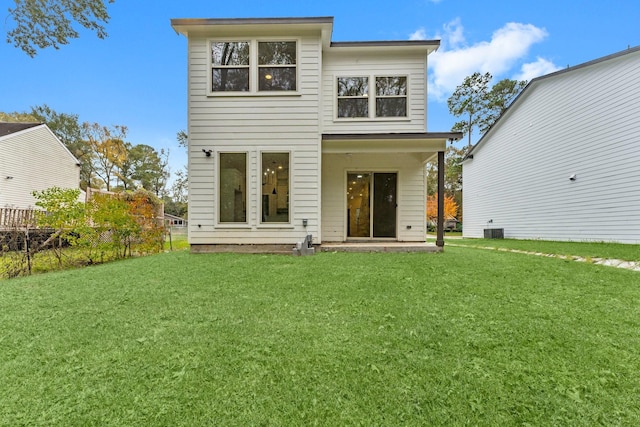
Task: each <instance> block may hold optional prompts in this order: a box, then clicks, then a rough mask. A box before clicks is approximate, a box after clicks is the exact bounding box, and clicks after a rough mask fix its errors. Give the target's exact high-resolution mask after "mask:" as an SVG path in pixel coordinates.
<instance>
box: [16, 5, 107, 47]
mask: <svg viewBox="0 0 640 427" xmlns="http://www.w3.org/2000/svg"><path fill="white" fill-rule="evenodd" d="M114 1H115V0H38V1H35V0H14V3H15V7H14V8H9V16H10V17H11V18H12V19H13V21H14V22H15V24H16V26H15V28H14V29H12V30H11V31H9V32H8V33H7V43H13V45H14V46H15V47H17V48H20V49H22V50H23V51H24V52H25V53H26V54H27V55H29V56H30V57H32V58H33V57H34V56H36V53H37V50H38V49H44V48H46V47H53V48H55V49H59V48H60V46H61V45H65V44H68V43H69V40H70V39H76V38H78V37H79V33H78V31H76V30H75V29H74V28H73V23H74V22H75V23H77V24H80V25H81V26H82V27H84V28H86V29H88V30H91V31H95V33H96V35H97V36H98V38H100V39H104V38H105V37H106V36H107V33H106V30H105V28H104V26H103V24H107V23H108V22H109V19H110V17H109V14H108V13H107V6H106V4H107V3H113V2H114Z"/></svg>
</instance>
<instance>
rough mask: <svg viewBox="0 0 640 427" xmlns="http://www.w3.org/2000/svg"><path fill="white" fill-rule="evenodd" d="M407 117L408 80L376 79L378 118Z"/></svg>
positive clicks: (399, 78)
mask: <svg viewBox="0 0 640 427" xmlns="http://www.w3.org/2000/svg"><path fill="white" fill-rule="evenodd" d="M406 116H407V78H406V77H404V76H402V77H400V76H393V77H376V117H406Z"/></svg>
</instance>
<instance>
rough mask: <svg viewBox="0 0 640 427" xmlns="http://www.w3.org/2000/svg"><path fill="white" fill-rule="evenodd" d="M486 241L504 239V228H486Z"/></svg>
mask: <svg viewBox="0 0 640 427" xmlns="http://www.w3.org/2000/svg"><path fill="white" fill-rule="evenodd" d="M484 238H485V239H504V228H485V229H484Z"/></svg>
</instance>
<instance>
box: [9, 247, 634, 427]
mask: <svg viewBox="0 0 640 427" xmlns="http://www.w3.org/2000/svg"><path fill="white" fill-rule="evenodd" d="M639 279H640V274H639V273H637V272H632V271H627V270H619V269H614V268H607V267H600V266H595V265H590V264H585V263H576V262H572V261H564V260H559V259H550V258H543V257H534V256H528V255H523V254H515V253H508V252H497V251H486V250H477V249H471V248H458V247H447V248H446V250H445V252H444V253H439V254H349V253H320V254H317V255H315V256H311V257H291V256H278V255H234V254H211V255H193V254H190V253H188V252H186V251H176V252H171V253H164V254H160V255H156V256H150V257H146V258H135V259H128V260H124V261H119V262H115V263H111V264H104V265H99V266H95V267H89V268H85V269H81V270H73V271H63V272H55V273H50V274H42V275H35V276H31V277H25V278H18V279H14V280H4V281H0V378H2V383H1V385H0V425H3V426H4V425H7V426H18V425H29V426H38V425H41V426H52V425H59V426H87V425H100V426H103V425H109V426H119V425H122V426H133V425H153V426H196V425H233V426H236V425H241V426H252V425H269V426H284V425H286V426H288V425H296V426H298V425H323V426H347V425H361V426H374V425H375V426H398V425H446V426H452V425H453V426H456V425H491V426H493V425H496V426H510V425H514V426H515V425H518V426H520V425H535V426H541V425H572V426H576V425H577V426H580V425H582V426H592V425H637V424H638V423H639V422H640V405H638V396H639V395H640V376H639V375H638V372H640V333H639V332H640V287H639V286H638V283H640V280H639Z"/></svg>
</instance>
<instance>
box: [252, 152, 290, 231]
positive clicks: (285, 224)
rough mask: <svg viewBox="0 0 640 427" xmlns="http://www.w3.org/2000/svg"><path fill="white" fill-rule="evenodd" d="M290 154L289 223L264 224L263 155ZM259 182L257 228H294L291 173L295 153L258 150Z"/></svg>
mask: <svg viewBox="0 0 640 427" xmlns="http://www.w3.org/2000/svg"><path fill="white" fill-rule="evenodd" d="M268 153H272V154H284V153H286V154H288V155H289V178H288V179H289V221H287V222H262V155H263V154H268ZM258 164H259V165H258V180H257V182H256V184H257V186H258V187H257V188H259V189H260V191H258V192H257V193H258V195H257V198H256V206H257V207H258V209H257V211H258V221H257V224H258V226H257V228H286V229H290V228H294V226H293V220H292V217H293V200H294V198H293V186H292V185H291V183H292V181H291V172H292V170H293V153H292V152H291V150H258Z"/></svg>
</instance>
